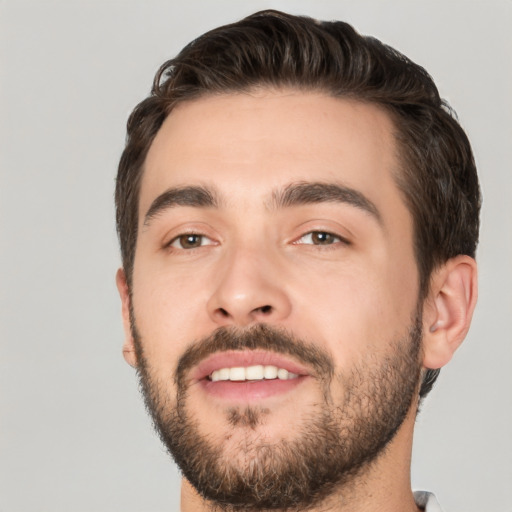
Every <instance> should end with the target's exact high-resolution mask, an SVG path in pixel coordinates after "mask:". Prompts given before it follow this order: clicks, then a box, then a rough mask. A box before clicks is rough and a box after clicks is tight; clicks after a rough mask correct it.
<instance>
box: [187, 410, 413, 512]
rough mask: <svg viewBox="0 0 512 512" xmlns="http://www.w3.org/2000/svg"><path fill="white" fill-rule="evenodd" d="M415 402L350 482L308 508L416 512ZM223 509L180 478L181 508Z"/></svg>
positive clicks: (316, 510) (189, 511)
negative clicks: (413, 477)
mask: <svg viewBox="0 0 512 512" xmlns="http://www.w3.org/2000/svg"><path fill="white" fill-rule="evenodd" d="M415 405H416V404H414V405H413V407H411V409H410V411H409V414H408V416H407V418H406V419H405V421H404V423H403V424H402V426H401V427H400V429H399V431H398V432H397V434H396V436H395V437H394V438H393V440H392V441H391V442H390V443H389V444H388V445H387V446H386V448H385V450H384V451H383V453H381V454H380V456H379V457H378V458H377V459H376V460H375V461H373V462H372V463H371V464H370V465H368V466H367V467H365V469H364V471H362V472H361V474H360V475H358V476H357V477H356V478H355V479H354V480H353V481H352V482H351V483H350V485H349V486H344V487H343V488H340V489H337V490H335V491H334V492H333V493H332V494H331V495H330V496H329V497H328V498H327V499H326V500H324V501H323V502H322V503H321V504H319V505H318V506H316V507H314V508H311V509H307V510H308V512H377V511H378V512H419V509H418V507H417V506H416V504H415V502H414V497H413V493H412V491H411V481H410V470H411V452H412V434H413V429H414V422H415V417H416V406H415ZM224 510H226V512H227V511H229V508H228V509H224V508H222V507H219V506H216V505H215V504H213V503H211V502H210V501H207V500H205V499H204V498H202V497H201V496H200V495H199V494H198V493H197V491H196V490H195V489H194V487H192V485H191V484H190V483H189V482H188V481H187V480H186V479H183V481H182V487H181V512H221V511H224ZM236 510H237V511H240V510H241V509H236ZM301 510H303V509H301ZM261 512H265V511H261ZM273 512H276V511H275V510H274V511H273ZM280 512H292V511H290V510H286V511H284V510H283V511H280Z"/></svg>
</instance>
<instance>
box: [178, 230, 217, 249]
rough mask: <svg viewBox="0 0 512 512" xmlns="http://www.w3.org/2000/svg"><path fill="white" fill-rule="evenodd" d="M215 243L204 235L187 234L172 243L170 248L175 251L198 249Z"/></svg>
mask: <svg viewBox="0 0 512 512" xmlns="http://www.w3.org/2000/svg"><path fill="white" fill-rule="evenodd" d="M212 243H213V242H212V240H210V239H209V238H208V237H206V236H204V235H197V234H195V233H186V234H184V235H180V236H177V237H176V238H175V239H174V240H172V241H171V243H170V244H169V247H173V248H175V249H196V248H197V247H202V246H203V245H211V244H212Z"/></svg>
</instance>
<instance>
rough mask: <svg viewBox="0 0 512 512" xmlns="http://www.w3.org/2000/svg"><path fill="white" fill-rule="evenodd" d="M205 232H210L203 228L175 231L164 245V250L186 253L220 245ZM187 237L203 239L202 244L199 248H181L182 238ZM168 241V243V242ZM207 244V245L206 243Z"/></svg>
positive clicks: (183, 228)
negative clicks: (180, 241)
mask: <svg viewBox="0 0 512 512" xmlns="http://www.w3.org/2000/svg"><path fill="white" fill-rule="evenodd" d="M205 231H208V230H207V229H206V230H204V229H202V228H195V227H182V228H179V229H175V230H173V233H172V236H170V238H167V237H166V239H165V240H164V241H163V243H162V248H163V249H165V250H169V251H172V250H176V251H186V252H190V251H192V250H194V249H201V248H202V247H207V246H211V245H218V244H219V242H218V240H217V239H216V238H215V237H213V236H211V235H210V234H208V235H207V234H206V233H205ZM187 236H197V237H201V239H202V240H201V244H200V245H199V246H197V247H188V248H187V247H181V246H180V245H179V240H180V238H182V237H187ZM166 240H168V241H166ZM205 242H206V243H205Z"/></svg>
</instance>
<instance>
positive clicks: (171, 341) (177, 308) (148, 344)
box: [132, 265, 205, 370]
mask: <svg viewBox="0 0 512 512" xmlns="http://www.w3.org/2000/svg"><path fill="white" fill-rule="evenodd" d="M203 288H204V287H203ZM200 293H201V287H200V285H199V276H195V277H194V278H193V279H192V278H189V279H185V278H177V277H176V276H175V275H173V274H171V273H170V272H169V271H167V272H164V271H163V270H162V269H158V268H157V267H156V266H155V265H153V266H151V267H149V268H141V266H139V267H137V266H136V267H135V268H134V276H133V293H132V300H133V311H134V314H135V319H136V323H137V329H138V331H139V333H140V335H141V337H142V341H143V347H144V352H145V355H146V358H147V359H148V360H150V361H152V364H153V363H154V364H157V365H159V366H165V367H166V368H167V370H168V368H169V364H172V365H175V364H176V363H177V359H178V358H179V356H180V355H181V354H182V353H183V351H184V350H185V348H186V346H187V345H188V344H189V343H190V342H191V341H193V340H195V339H197V338H199V337H200V336H202V335H204V334H205V333H204V332H201V329H200V321H199V318H200V316H199V309H200V308H199V305H200V303H201V300H202V299H201V297H200ZM203 293H204V291H203Z"/></svg>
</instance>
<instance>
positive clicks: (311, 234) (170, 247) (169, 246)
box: [164, 230, 350, 251]
mask: <svg viewBox="0 0 512 512" xmlns="http://www.w3.org/2000/svg"><path fill="white" fill-rule="evenodd" d="M315 235H316V236H325V237H326V238H327V240H330V241H329V242H327V243H322V242H320V243H314V239H313V237H315ZM194 237H195V238H199V239H200V243H199V245H196V246H194V245H193V246H191V247H184V246H183V243H184V242H185V240H186V239H187V238H194ZM306 237H311V239H312V240H313V243H305V242H301V240H303V239H305V238H306ZM205 240H209V241H210V242H211V243H203V242H204V241H205ZM176 243H179V245H180V247H175V246H174V244H176ZM185 243H186V242H185ZM337 243H341V244H344V245H350V242H349V241H348V240H347V239H346V238H343V237H342V236H339V235H336V234H334V233H330V232H329V231H321V230H314V231H309V232H307V233H304V234H303V235H302V236H301V237H300V238H298V239H297V240H295V241H294V242H293V244H294V245H314V246H316V247H323V248H330V246H333V245H335V244H337ZM207 245H216V242H214V241H212V240H211V239H210V238H209V237H207V236H206V235H204V234H202V233H194V232H190V233H182V234H180V235H178V236H175V237H174V238H173V239H171V240H170V241H169V242H168V243H167V244H165V246H164V247H165V248H166V249H168V250H173V249H178V250H183V251H192V250H194V249H199V248H201V247H204V246H207Z"/></svg>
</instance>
